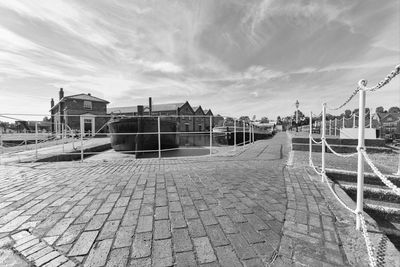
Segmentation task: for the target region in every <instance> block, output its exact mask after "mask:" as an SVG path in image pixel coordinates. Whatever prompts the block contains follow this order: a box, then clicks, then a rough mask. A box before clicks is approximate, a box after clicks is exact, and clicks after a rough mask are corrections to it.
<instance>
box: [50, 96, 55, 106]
mask: <svg viewBox="0 0 400 267" xmlns="http://www.w3.org/2000/svg"><path fill="white" fill-rule="evenodd" d="M50 107H51V108H53V107H54V99H53V98H52V99H51V100H50Z"/></svg>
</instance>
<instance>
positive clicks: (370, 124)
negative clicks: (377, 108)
mask: <svg viewBox="0 0 400 267" xmlns="http://www.w3.org/2000/svg"><path fill="white" fill-rule="evenodd" d="M369 128H372V114H371V110H369Z"/></svg>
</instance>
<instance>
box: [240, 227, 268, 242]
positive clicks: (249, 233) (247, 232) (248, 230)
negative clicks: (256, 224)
mask: <svg viewBox="0 0 400 267" xmlns="http://www.w3.org/2000/svg"><path fill="white" fill-rule="evenodd" d="M239 230H240V233H241V234H242V235H243V236H244V238H246V240H247V241H248V242H249V243H250V244H254V243H259V242H263V241H264V240H265V238H264V237H263V236H262V235H261V234H259V233H258V232H257V231H256V230H254V228H253V227H252V226H251V224H250V223H242V224H239Z"/></svg>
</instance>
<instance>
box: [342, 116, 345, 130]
mask: <svg viewBox="0 0 400 267" xmlns="http://www.w3.org/2000/svg"><path fill="white" fill-rule="evenodd" d="M342 119H343V121H342V124H343V127H342V128H343V129H344V128H345V126H344V120H345V118H344V115H343V118H342Z"/></svg>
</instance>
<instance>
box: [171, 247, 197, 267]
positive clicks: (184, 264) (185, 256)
mask: <svg viewBox="0 0 400 267" xmlns="http://www.w3.org/2000/svg"><path fill="white" fill-rule="evenodd" d="M175 258H176V261H175V266H177V267H192V266H193V267H194V266H197V264H196V260H195V259H194V253H193V252H192V251H188V252H180V253H176V254H175Z"/></svg>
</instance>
